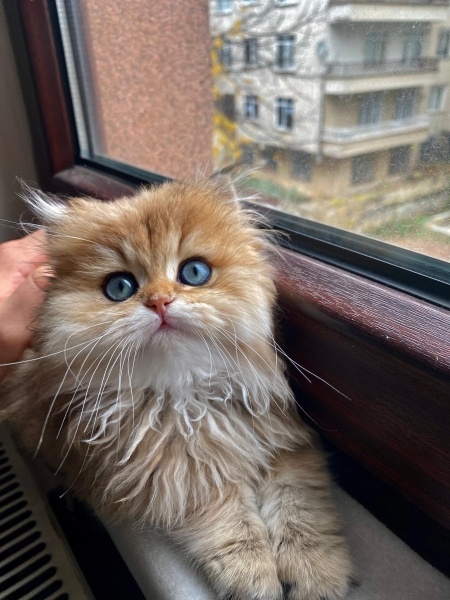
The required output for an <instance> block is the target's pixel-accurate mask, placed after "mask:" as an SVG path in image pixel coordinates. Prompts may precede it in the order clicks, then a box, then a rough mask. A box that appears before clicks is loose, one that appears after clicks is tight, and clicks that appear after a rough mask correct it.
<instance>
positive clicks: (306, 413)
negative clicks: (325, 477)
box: [224, 323, 343, 431]
mask: <svg viewBox="0 0 450 600" xmlns="http://www.w3.org/2000/svg"><path fill="white" fill-rule="evenodd" d="M237 324H239V323H237ZM224 333H226V332H224ZM256 335H257V334H256ZM260 337H262V336H260ZM263 339H265V338H263ZM272 340H273V343H274V344H275V346H274V349H275V350H276V349H279V350H280V351H281V353H282V354H284V355H285V356H286V358H288V359H289V360H291V359H290V358H289V357H288V356H287V355H286V354H285V353H284V352H283V351H282V349H281V348H280V347H279V346H278V344H277V343H276V342H275V339H274V338H273V336H272ZM300 372H301V371H300ZM311 374H312V375H314V373H311ZM302 375H304V374H303V373H302ZM317 377H318V376H317ZM307 379H308V378H307ZM319 379H321V378H320V377H319ZM308 381H309V379H308ZM322 381H324V380H322ZM324 383H327V382H326V381H324ZM327 385H328V386H329V387H331V388H332V389H335V388H334V387H333V386H332V385H331V384H327ZM287 389H288V388H287ZM336 391H337V392H339V390H336ZM339 393H341V392H339ZM341 395H343V394H342V393H341ZM272 400H274V402H275V405H276V406H277V407H278V408H279V409H280V410H281V411H282V412H283V410H282V408H281V407H280V406H279V405H278V403H277V402H276V400H275V399H274V398H273V397H272ZM296 404H297V406H298V407H299V409H300V410H301V411H302V412H303V413H304V414H305V415H306V416H307V417H308V418H309V419H310V420H311V421H312V422H313V423H314V424H315V425H317V427H319V428H320V429H322V430H323V431H335V430H334V429H327V428H326V427H324V426H323V425H321V424H320V423H318V422H317V421H316V420H315V419H314V418H313V417H312V416H311V415H310V414H309V413H308V412H307V411H306V410H305V409H304V408H303V406H302V405H301V404H300V403H299V402H296ZM283 414H284V412H283Z"/></svg>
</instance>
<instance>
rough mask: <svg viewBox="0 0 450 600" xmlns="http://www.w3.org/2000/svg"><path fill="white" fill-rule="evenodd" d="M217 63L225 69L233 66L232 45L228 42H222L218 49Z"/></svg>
mask: <svg viewBox="0 0 450 600" xmlns="http://www.w3.org/2000/svg"><path fill="white" fill-rule="evenodd" d="M219 61H220V64H221V65H222V66H223V67H225V68H226V69H229V68H230V67H231V66H232V65H233V45H232V43H231V42H230V40H224V41H223V44H222V47H221V48H219Z"/></svg>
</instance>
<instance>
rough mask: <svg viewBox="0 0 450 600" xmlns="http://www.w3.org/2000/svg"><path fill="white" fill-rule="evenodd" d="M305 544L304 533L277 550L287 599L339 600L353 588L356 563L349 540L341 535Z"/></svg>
mask: <svg viewBox="0 0 450 600" xmlns="http://www.w3.org/2000/svg"><path fill="white" fill-rule="evenodd" d="M309 541H310V544H308V543H306V544H305V539H304V538H302V537H301V536H299V537H297V538H293V539H290V540H284V541H283V542H281V543H280V544H279V545H278V547H277V550H276V553H275V554H276V561H277V566H278V577H279V579H280V580H281V581H282V582H283V591H284V598H285V600H338V599H339V598H345V596H346V594H347V592H348V591H349V589H350V581H351V574H352V565H351V562H350V558H349V553H348V550H347V545H346V542H345V540H344V539H343V538H341V537H340V536H338V535H332V536H329V537H328V536H326V537H324V538H322V539H320V540H317V542H316V543H312V541H311V540H309Z"/></svg>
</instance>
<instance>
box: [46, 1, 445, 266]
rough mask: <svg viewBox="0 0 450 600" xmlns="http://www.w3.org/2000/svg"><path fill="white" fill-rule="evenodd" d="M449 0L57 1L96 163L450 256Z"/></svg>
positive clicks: (90, 150)
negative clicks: (239, 179) (232, 187)
mask: <svg viewBox="0 0 450 600" xmlns="http://www.w3.org/2000/svg"><path fill="white" fill-rule="evenodd" d="M449 3H450V0H423V1H420V0H397V1H396V0H379V1H376V0H375V1H374V0H284V1H281V0H227V1H226V2H225V1H223V0H200V1H199V2H175V1H173V2H167V0H152V2H151V3H150V2H148V0H134V1H133V2H132V3H131V2H128V3H127V9H126V11H124V8H123V6H124V5H123V3H119V2H118V3H114V2H110V1H109V0H82V1H77V2H75V0H74V1H70V0H66V1H65V2H64V1H63V0H58V5H59V6H61V5H62V4H63V5H64V6H65V7H66V9H67V7H72V13H71V14H69V21H72V22H73V23H75V26H73V25H72V28H71V29H72V37H73V39H74V40H75V42H72V44H73V46H74V47H75V54H77V52H78V55H79V57H78V62H79V63H80V64H81V66H82V67H83V66H84V67H83V68H81V69H80V68H78V72H79V73H81V77H79V80H78V81H77V82H76V84H75V83H74V78H73V77H72V78H71V84H72V89H73V90H75V88H76V85H78V86H79V87H80V88H81V89H84V99H85V100H84V102H85V105H86V107H87V109H86V110H85V111H84V114H85V120H86V122H87V123H88V125H87V128H88V130H89V132H88V137H89V139H90V140H91V143H90V148H89V149H88V151H87V154H89V153H90V154H91V155H92V156H94V157H95V156H107V157H109V158H112V159H115V160H118V161H121V162H124V163H128V164H132V165H136V166H139V167H142V168H145V169H148V170H149V171H153V172H159V173H162V174H165V175H168V176H172V177H183V176H187V175H192V174H193V173H194V174H196V173H198V172H199V171H200V172H203V173H209V172H211V171H212V170H214V169H220V168H223V167H226V166H229V165H231V164H234V163H236V162H240V161H245V162H246V163H247V165H248V166H249V175H248V176H247V179H246V180H245V182H244V184H243V185H244V187H245V189H246V190H252V191H257V192H258V194H259V202H261V203H264V204H267V205H270V206H274V207H276V208H278V209H279V210H282V211H284V212H286V213H290V214H292V215H297V216H301V217H304V218H307V219H311V220H315V221H318V222H321V223H326V224H330V225H333V226H335V227H340V228H342V229H344V230H349V231H353V232H357V233H361V234H364V235H367V236H371V237H375V238H379V239H382V240H386V241H389V242H391V243H393V244H396V245H399V246H403V247H406V248H410V249H413V250H417V251H419V252H422V253H425V254H428V255H431V256H435V257H438V258H441V259H444V260H450V194H449V184H450V95H449V93H448V86H449V83H450V60H449V55H450V12H449ZM67 10H68V9H67ZM68 12H69V13H70V12H71V11H70V10H69V11H68ZM74 32H75V33H74ZM80 49H81V50H80ZM211 67H212V68H211ZM86 90H87V92H88V93H87V92H86ZM86 99H87V100H86ZM86 107H85V108H86ZM86 115H87V116H86ZM78 121H79V122H78V126H79V129H80V131H81V124H80V123H81V120H80V119H78ZM211 140H212V141H211Z"/></svg>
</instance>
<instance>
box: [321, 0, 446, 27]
mask: <svg viewBox="0 0 450 600" xmlns="http://www.w3.org/2000/svg"><path fill="white" fill-rule="evenodd" d="M449 4H450V2H449V0H428V1H427V0H421V1H419V0H375V1H373V0H347V1H346V0H330V9H329V12H328V21H329V22H330V23H342V22H366V23H370V22H412V21H422V22H428V23H433V22H436V21H445V20H446V19H447V12H448V6H449Z"/></svg>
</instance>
